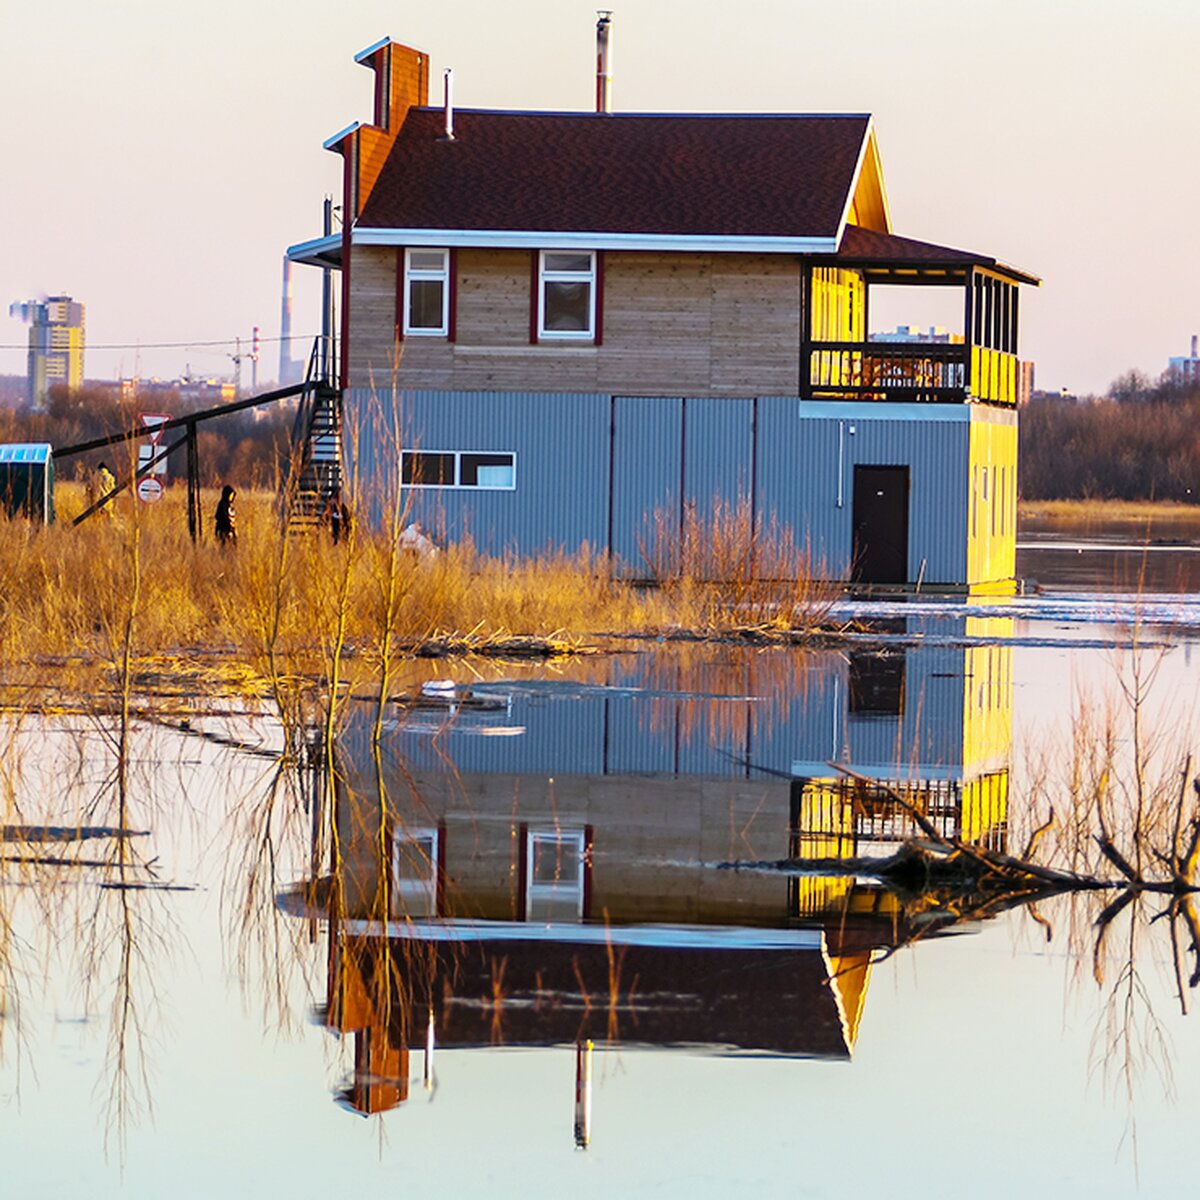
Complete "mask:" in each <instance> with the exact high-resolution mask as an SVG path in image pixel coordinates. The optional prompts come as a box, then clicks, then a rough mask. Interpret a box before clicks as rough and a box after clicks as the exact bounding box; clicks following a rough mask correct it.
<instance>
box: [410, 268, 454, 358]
mask: <svg viewBox="0 0 1200 1200" xmlns="http://www.w3.org/2000/svg"><path fill="white" fill-rule="evenodd" d="M449 331H450V251H449V250H426V249H424V248H420V249H409V250H405V251H404V332H405V334H406V335H408V334H415V335H417V336H422V335H433V336H437V335H439V334H440V335H441V336H443V337H444V336H445V335H446V334H447V333H449Z"/></svg>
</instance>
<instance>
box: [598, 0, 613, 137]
mask: <svg viewBox="0 0 1200 1200" xmlns="http://www.w3.org/2000/svg"><path fill="white" fill-rule="evenodd" d="M596 15H597V17H598V18H599V20H597V22H596V111H597V112H598V113H611V112H612V63H611V58H610V56H611V51H612V12H611V11H609V10H608V9H601V10H599V11H598V12H597V14H596Z"/></svg>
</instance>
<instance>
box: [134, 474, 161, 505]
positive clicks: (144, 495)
mask: <svg viewBox="0 0 1200 1200" xmlns="http://www.w3.org/2000/svg"><path fill="white" fill-rule="evenodd" d="M162 498H163V485H162V484H161V483H159V482H158V480H157V479H155V478H154V476H153V475H147V476H146V478H145V479H139V480H138V499H139V500H145V502H146V503H147V504H155V503H157V502H158V501H159V500H161V499H162Z"/></svg>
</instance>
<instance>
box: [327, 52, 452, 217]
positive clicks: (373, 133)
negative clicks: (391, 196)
mask: <svg viewBox="0 0 1200 1200" xmlns="http://www.w3.org/2000/svg"><path fill="white" fill-rule="evenodd" d="M354 61H355V62H357V63H361V64H362V65H363V66H364V67H370V69H371V70H372V71H374V72H375V103H374V114H373V120H372V122H371V124H370V125H352V126H351V127H350V128H349V129H348V130H346V132H345V133H344V134H340V135H338V136H337V137H336V138H334V139H331V140H330V141H329V142H326V147H327V148H328V149H330V150H333V151H334V152H335V153H337V154H341V155H342V156H343V157H344V158H345V159H346V166H347V170H346V183H347V185H348V186H347V187H346V195H345V196H344V197H343V212H342V220H343V222H344V223H345V224H346V225H350V224H353V222H354V220H355V219H356V218H357V216H358V214H359V213H360V212H361V211H362V207H363V205H364V204H365V203H366V202H367V198H368V197H369V196H370V194H371V192H372V191H373V190H374V187H375V184H376V182H377V181H378V179H379V172H380V171H382V170H383V164H384V163H385V162H387V157H388V154H389V153H390V152H391V149H392V145H393V143H394V142H395V140H396V135H397V134H398V133H399V132H400V128H401V126H402V125H403V124H404V119H405V117H407V116H408V110H409V109H410V108H413V107H414V106H423V105H426V104H428V103H429V56H428V55H427V54H425V53H424V51H421V50H414V49H413V48H412V47H411V46H402V45H401V44H400V43H399V42H393V41H392V40H391V38H384V39H383V40H382V41H379V42H376V43H375V44H374V45H373V46H368V47H367V48H366V49H365V50H364V51H362V53H361V54H356V55H355V56H354Z"/></svg>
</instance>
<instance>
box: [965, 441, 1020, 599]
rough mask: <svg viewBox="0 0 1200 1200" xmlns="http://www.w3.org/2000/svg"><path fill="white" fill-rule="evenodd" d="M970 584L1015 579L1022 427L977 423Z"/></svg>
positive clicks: (970, 515)
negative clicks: (1018, 430) (1018, 433)
mask: <svg viewBox="0 0 1200 1200" xmlns="http://www.w3.org/2000/svg"><path fill="white" fill-rule="evenodd" d="M968 471H969V475H968V479H967V490H968V498H969V500H968V508H969V511H968V515H967V582H968V583H969V584H970V585H971V586H976V585H980V584H998V583H1000V582H1003V581H1008V580H1012V579H1014V578H1015V576H1016V565H1017V561H1016V560H1017V426H1016V423H1015V422H1014V423H1013V424H1011V425H1010V424H1003V423H999V422H995V423H993V422H990V421H974V420H973V421H972V422H971V439H970V460H969V466H968Z"/></svg>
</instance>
